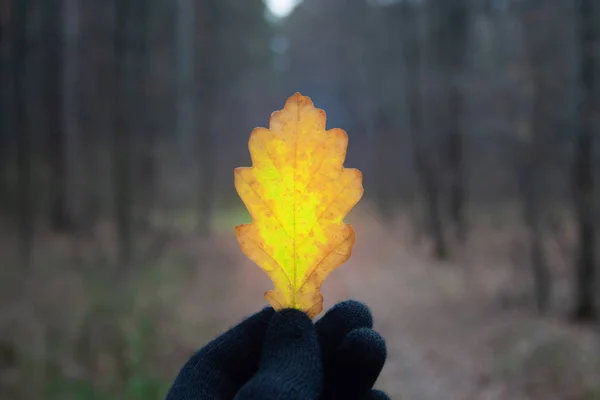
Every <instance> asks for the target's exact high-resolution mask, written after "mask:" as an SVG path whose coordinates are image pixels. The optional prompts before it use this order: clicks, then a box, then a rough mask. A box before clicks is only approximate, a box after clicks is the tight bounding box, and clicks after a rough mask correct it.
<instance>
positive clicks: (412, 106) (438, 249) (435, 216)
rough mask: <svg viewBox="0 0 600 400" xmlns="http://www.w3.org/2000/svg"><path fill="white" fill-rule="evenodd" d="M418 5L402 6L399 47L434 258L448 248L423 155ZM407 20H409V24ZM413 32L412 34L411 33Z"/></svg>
mask: <svg viewBox="0 0 600 400" xmlns="http://www.w3.org/2000/svg"><path fill="white" fill-rule="evenodd" d="M416 7H418V6H413V5H405V9H404V13H405V15H404V17H405V18H404V21H403V22H405V23H406V27H405V31H404V34H403V35H402V37H403V43H402V46H403V47H404V59H405V63H406V69H407V76H406V82H407V85H408V94H407V95H408V108H409V110H408V119H409V129H410V132H411V142H412V148H413V160H414V161H413V162H414V169H415V174H416V184H417V187H418V189H419V190H418V191H419V192H420V193H421V196H422V198H423V200H424V203H425V218H426V225H427V231H428V233H429V236H430V237H431V239H432V240H433V245H434V246H433V247H434V250H433V254H434V256H435V257H436V258H438V259H445V258H447V257H448V246H447V243H446V239H445V236H444V226H443V222H442V215H441V212H440V201H439V200H440V199H439V188H438V182H437V174H436V171H435V166H434V165H433V163H432V161H431V160H430V159H429V157H428V156H427V153H426V143H425V142H424V139H423V135H424V129H423V121H422V118H423V115H422V113H423V110H422V104H423V99H422V93H421V90H422V88H421V80H422V70H423V55H422V53H421V47H422V45H423V43H422V40H421V39H420V36H421V23H420V18H421V15H419V10H418V9H416ZM411 21H413V22H412V23H411ZM415 32H416V34H415Z"/></svg>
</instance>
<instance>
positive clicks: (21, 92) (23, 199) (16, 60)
mask: <svg viewBox="0 0 600 400" xmlns="http://www.w3.org/2000/svg"><path fill="white" fill-rule="evenodd" d="M30 7H31V4H30V2H29V0H14V1H13V7H12V10H13V15H14V18H13V32H12V40H11V43H12V46H11V50H12V51H11V55H12V57H11V58H12V66H11V70H12V71H11V72H12V77H13V84H12V89H13V101H14V110H15V120H14V127H15V133H16V135H17V171H18V196H17V200H18V203H17V205H18V215H19V243H20V246H19V253H20V257H21V261H22V263H23V265H24V266H25V267H28V266H29V265H30V263H31V251H32V248H33V233H34V223H33V221H34V213H33V211H34V210H33V201H32V192H31V189H32V187H31V158H30V157H31V132H30V127H29V124H28V123H27V103H26V93H25V78H26V77H25V72H26V66H27V47H28V42H29V41H28V35H27V23H28V22H29V21H28V20H29V18H28V17H29V14H28V11H29V10H30Z"/></svg>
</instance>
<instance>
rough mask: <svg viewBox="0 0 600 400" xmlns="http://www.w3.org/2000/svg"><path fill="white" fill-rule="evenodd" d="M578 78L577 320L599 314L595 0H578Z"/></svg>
mask: <svg viewBox="0 0 600 400" xmlns="http://www.w3.org/2000/svg"><path fill="white" fill-rule="evenodd" d="M578 6H579V9H578V12H579V27H580V33H579V41H580V43H579V44H580V55H579V57H580V58H579V63H580V65H579V82H580V84H581V88H582V97H581V103H580V104H579V124H580V125H579V129H578V133H577V138H576V147H575V164H574V171H573V172H574V176H573V180H574V199H575V212H576V215H577V225H578V228H577V236H578V251H577V260H576V279H575V307H574V310H573V316H574V318H576V319H579V320H595V319H597V318H598V306H597V304H596V299H595V297H596V292H597V288H598V282H597V279H598V276H597V275H598V273H597V266H596V260H595V254H594V245H595V243H596V232H595V226H594V176H593V170H594V165H593V159H594V158H593V151H594V150H593V149H594V131H595V129H597V127H596V125H595V121H594V118H595V116H597V114H598V93H597V89H596V86H597V85H598V82H597V74H598V68H599V67H600V65H599V63H598V59H597V57H598V50H597V47H598V43H597V41H598V30H599V29H600V27H599V25H598V23H599V22H600V21H598V16H597V15H596V13H597V12H598V11H597V7H595V6H597V0H579V1H578Z"/></svg>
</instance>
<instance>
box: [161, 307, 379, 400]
mask: <svg viewBox="0 0 600 400" xmlns="http://www.w3.org/2000/svg"><path fill="white" fill-rule="evenodd" d="M372 327H373V318H372V316H371V313H370V312H369V309H368V308H367V307H366V306H365V305H363V304H362V303H359V302H356V301H345V302H342V303H339V304H337V305H336V306H334V307H333V308H331V309H330V310H329V311H328V312H327V313H326V314H325V316H323V318H321V319H320V320H319V321H318V322H316V323H315V324H313V323H312V321H311V320H310V319H309V318H308V317H307V316H306V314H304V313H303V312H300V311H297V310H283V311H280V312H277V313H276V312H275V311H274V310H273V309H272V308H270V307H268V308H265V309H264V310H262V311H260V312H258V313H256V314H254V315H253V316H251V317H250V318H248V319H246V320H244V321H242V322H241V323H240V324H239V325H237V326H235V327H233V328H231V329H230V330H229V331H227V332H225V333H224V334H222V335H221V336H219V337H217V338H216V339H214V340H213V341H212V342H210V343H209V344H207V345H206V346H205V347H203V348H202V349H200V351H198V352H197V353H196V354H194V355H193V356H192V358H191V359H190V360H189V361H188V362H187V363H186V364H185V365H184V367H183V368H182V370H181V371H180V372H179V375H178V376H177V378H176V379H175V383H174V384H173V386H172V387H171V389H170V391H169V393H168V394H167V399H166V400H232V399H233V400H334V399H341V400H386V399H388V400H389V397H388V396H387V395H386V394H384V393H383V392H381V391H377V390H372V388H373V384H374V383H375V381H376V380H377V377H378V376H379V373H380V372H381V369H382V368H383V364H384V362H385V359H386V355H387V353H386V346H385V341H384V340H383V338H382V337H381V336H380V335H379V334H377V333H376V332H375V331H374V330H373V329H372Z"/></svg>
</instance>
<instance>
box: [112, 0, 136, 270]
mask: <svg viewBox="0 0 600 400" xmlns="http://www.w3.org/2000/svg"><path fill="white" fill-rule="evenodd" d="M114 7H115V32H114V50H115V54H114V56H115V59H114V63H115V64H114V84H115V87H114V89H113V90H114V92H113V95H114V96H115V97H114V105H113V107H114V121H113V122H114V130H113V161H114V167H113V170H114V196H115V200H114V201H115V221H116V224H117V240H118V249H119V251H118V263H119V267H120V268H121V269H123V268H126V267H128V266H129V265H130V264H131V261H132V258H133V226H132V183H133V182H132V179H131V154H132V148H131V147H132V146H131V126H130V119H129V111H130V104H131V101H130V100H131V92H132V90H131V80H132V79H133V77H132V76H131V63H130V62H129V61H130V60H129V54H128V48H129V46H128V45H129V38H130V35H129V29H128V23H129V18H130V15H131V0H115V3H114Z"/></svg>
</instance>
